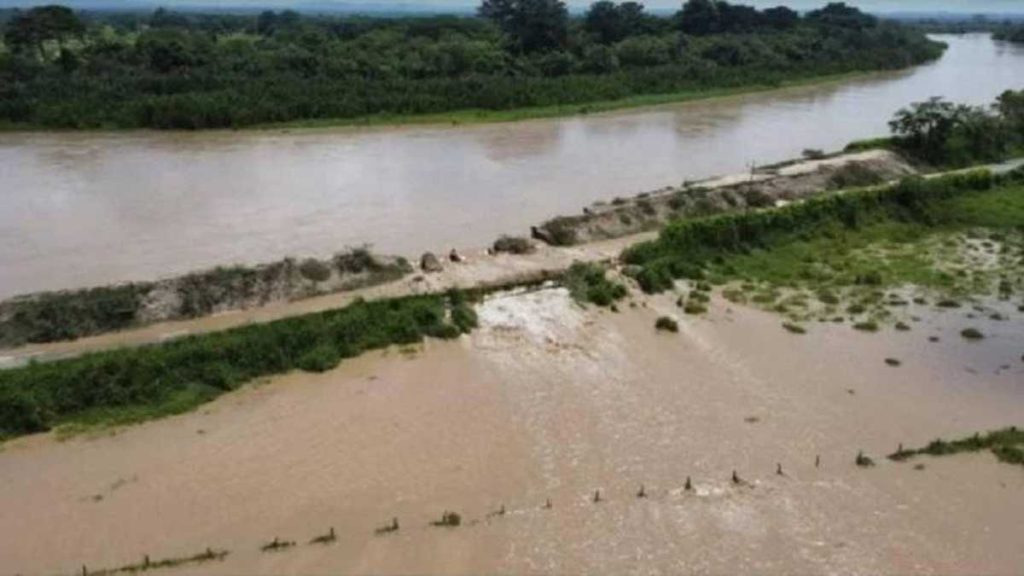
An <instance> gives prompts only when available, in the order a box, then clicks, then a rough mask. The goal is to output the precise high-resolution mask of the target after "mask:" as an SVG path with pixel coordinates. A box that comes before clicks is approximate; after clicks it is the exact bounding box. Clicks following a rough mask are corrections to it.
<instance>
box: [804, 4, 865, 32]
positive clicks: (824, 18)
mask: <svg viewBox="0 0 1024 576" xmlns="http://www.w3.org/2000/svg"><path fill="white" fill-rule="evenodd" d="M807 20H808V21H810V22H816V23H819V24H823V25H825V26H835V27H837V28H852V29H855V30H863V29H865V28H874V27H875V26H877V25H878V19H877V18H875V17H874V16H871V15H870V14H865V13H863V12H861V11H860V10H859V9H857V8H854V7H853V6H847V5H846V3H845V2H832V3H831V4H828V5H827V6H825V7H824V8H821V9H819V10H813V11H811V12H808V13H807Z"/></svg>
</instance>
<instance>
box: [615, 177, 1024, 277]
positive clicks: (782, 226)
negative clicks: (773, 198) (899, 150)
mask: <svg viewBox="0 0 1024 576" xmlns="http://www.w3.org/2000/svg"><path fill="white" fill-rule="evenodd" d="M1021 181H1024V172H1022V171H1020V170H1018V171H1016V172H1014V173H1011V174H1010V175H1007V176H1000V177H995V176H993V175H992V174H991V173H990V172H988V171H975V172H970V173H966V174H954V175H949V176H943V177H939V178H935V179H931V180H927V179H924V178H908V179H905V180H903V181H902V182H900V183H899V184H896V185H892V186H887V187H882V188H873V189H866V190H861V191H853V192H847V193H845V194H833V195H828V196H821V197H817V198H812V199H810V200H806V201H804V202H801V203H799V204H792V205H789V206H786V207H783V208H779V209H773V210H763V211H753V212H743V213H735V214H726V215H721V216H713V217H709V218H700V219H693V220H680V221H677V222H674V223H672V224H669V225H668V226H667V227H666V228H665V229H663V230H662V232H661V234H660V235H659V237H658V238H657V240H653V241H650V242H645V243H643V244H638V245H636V246H634V247H632V248H630V249H629V250H627V251H626V252H625V253H624V254H623V259H624V260H625V261H626V262H627V263H629V264H631V265H632V266H633V268H632V272H631V273H632V274H633V275H634V277H635V278H636V280H637V281H638V283H639V284H640V286H641V288H643V289H644V290H645V291H647V292H661V291H664V290H668V289H670V288H671V287H672V285H673V281H674V280H675V279H678V278H691V279H692V278H702V277H703V276H704V269H705V266H706V265H707V264H708V263H709V262H712V261H714V260H715V259H718V258H721V257H723V256H724V255H728V254H742V253H745V252H748V251H750V250H755V249H769V248H771V247H772V246H776V245H779V244H782V243H784V242H786V241H789V240H792V239H794V238H810V237H814V236H815V235H817V234H836V233H837V232H838V231H839V230H843V229H855V228H858V227H861V226H864V225H866V224H868V223H871V222H877V221H881V220H885V219H895V220H898V221H911V222H921V223H924V224H927V225H931V226H937V225H941V224H942V222H941V217H940V212H938V211H936V210H935V209H934V208H935V207H936V205H937V203H940V202H942V201H943V200H947V199H950V198H955V197H958V196H962V195H964V194H969V193H972V192H978V191H983V190H989V189H991V188H993V187H994V186H997V185H1004V184H1009V183H1011V182H1014V183H1019V182H1021Z"/></svg>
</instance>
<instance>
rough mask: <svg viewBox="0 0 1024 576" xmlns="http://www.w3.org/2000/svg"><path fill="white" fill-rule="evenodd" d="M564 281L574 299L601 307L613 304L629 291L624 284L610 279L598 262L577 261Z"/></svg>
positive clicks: (567, 272) (565, 275) (563, 278)
mask: <svg viewBox="0 0 1024 576" xmlns="http://www.w3.org/2000/svg"><path fill="white" fill-rule="evenodd" d="M562 281H563V283H564V284H565V286H566V287H567V288H568V289H569V293H570V294H571V295H572V297H573V299H574V300H576V301H577V302H580V303H586V302H590V303H592V304H596V305H598V306H601V307H607V306H611V305H612V304H613V303H615V302H616V301H618V300H621V299H623V298H625V297H626V294H627V293H628V291H627V290H626V287H625V286H623V285H622V284H620V283H618V282H613V281H611V280H608V278H607V277H606V276H605V270H604V268H602V267H601V266H599V265H597V264H590V263H583V262H576V263H574V264H573V265H572V266H570V267H569V270H567V271H566V273H565V274H564V275H563V277H562Z"/></svg>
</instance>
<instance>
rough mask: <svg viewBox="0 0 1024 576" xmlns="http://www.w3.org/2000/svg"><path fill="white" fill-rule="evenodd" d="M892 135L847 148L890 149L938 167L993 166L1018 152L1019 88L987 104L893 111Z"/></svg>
mask: <svg viewBox="0 0 1024 576" xmlns="http://www.w3.org/2000/svg"><path fill="white" fill-rule="evenodd" d="M889 127H890V129H891V130H892V134H893V135H892V137H891V138H887V139H883V140H876V141H868V142H856V143H854V144H851V145H850V147H848V149H849V150H854V149H857V148H864V147H871V146H885V147H892V148H894V149H896V150H898V151H900V152H901V153H903V154H904V155H905V156H908V157H910V158H911V159H914V160H917V161H920V162H924V163H926V164H929V165H932V166H936V167H940V168H958V167H962V166H969V165H971V164H977V163H979V162H994V161H998V160H1002V159H1005V158H1007V157H1008V156H1011V155H1015V154H1020V153H1022V152H1024V90H1021V91H1013V90H1007V91H1006V92H1004V93H1003V94H1002V95H1000V96H999V97H998V98H997V99H996V101H995V102H994V103H993V104H992V105H991V106H987V107H985V106H968V105H964V104H954V103H952V102H948V101H946V100H944V99H942V98H939V97H935V98H931V99H929V100H926V101H924V102H915V103H914V104H911V105H910V106H909V107H907V108H903V109H901V110H899V111H898V112H896V114H895V116H894V117H893V119H892V121H891V122H889Z"/></svg>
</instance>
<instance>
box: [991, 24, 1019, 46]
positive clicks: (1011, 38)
mask: <svg viewBox="0 0 1024 576" xmlns="http://www.w3.org/2000/svg"><path fill="white" fill-rule="evenodd" d="M992 37H993V38H995V39H996V40H1006V41H1007V42H1017V43H1020V44H1024V25H1019V26H1007V27H1005V28H1003V29H1001V30H999V31H997V32H996V33H995V34H993V35H992Z"/></svg>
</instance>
